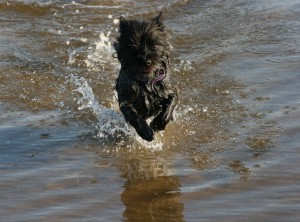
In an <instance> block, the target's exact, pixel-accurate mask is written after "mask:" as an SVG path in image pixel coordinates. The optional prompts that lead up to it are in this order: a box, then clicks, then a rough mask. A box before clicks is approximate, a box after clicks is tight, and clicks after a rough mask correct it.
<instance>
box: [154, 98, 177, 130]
mask: <svg viewBox="0 0 300 222" xmlns="http://www.w3.org/2000/svg"><path fill="white" fill-rule="evenodd" d="M177 102H178V96H177V94H170V95H169V96H168V98H167V99H166V101H165V102H164V104H163V107H162V111H161V113H160V114H159V115H158V116H156V117H155V118H154V119H153V121H152V122H151V123H150V126H151V128H152V129H154V130H155V131H160V130H164V129H165V128H166V125H167V124H168V123H169V122H170V121H171V120H172V119H173V111H174V109H175V107H176V105H177Z"/></svg>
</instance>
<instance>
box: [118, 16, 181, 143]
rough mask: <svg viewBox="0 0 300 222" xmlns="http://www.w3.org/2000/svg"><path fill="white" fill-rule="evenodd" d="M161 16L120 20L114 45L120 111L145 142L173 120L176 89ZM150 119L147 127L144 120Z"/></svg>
mask: <svg viewBox="0 0 300 222" xmlns="http://www.w3.org/2000/svg"><path fill="white" fill-rule="evenodd" d="M161 17H162V13H160V14H159V15H158V16H157V17H155V18H154V19H151V20H147V21H144V20H142V21H140V20H127V19H124V18H123V17H121V18H120V27H119V31H120V35H119V37H118V38H117V40H116V42H115V43H114V47H115V50H116V56H117V58H118V60H119V61H120V63H121V70H120V72H119V76H118V78H117V80H116V91H117V94H118V102H119V106H120V110H121V112H122V113H123V115H124V118H125V120H126V121H127V122H128V123H129V124H130V125H132V126H133V127H134V128H135V130H136V132H137V133H138V134H139V135H140V136H141V137H142V138H143V139H144V140H147V141H151V140H153V139H154V132H155V131H160V130H164V129H165V127H166V125H167V124H168V123H169V122H170V121H171V120H173V111H174V109H175V106H176V104H177V101H178V96H177V87H175V86H174V85H173V84H171V82H170V77H171V75H172V72H173V71H172V68H171V64H170V60H169V56H170V52H171V48H172V46H171V44H170V42H169V40H170V35H169V33H168V32H167V31H166V27H165V25H164V24H163V23H162V19H161ZM149 118H153V119H152V121H151V122H150V125H149V124H148V123H147V121H146V120H147V119H149Z"/></svg>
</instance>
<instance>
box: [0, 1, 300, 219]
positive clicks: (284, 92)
mask: <svg viewBox="0 0 300 222" xmlns="http://www.w3.org/2000/svg"><path fill="white" fill-rule="evenodd" d="M0 2H1V3H0V24H1V25H0V33H1V35H0V36H1V37H0V86H1V87H0V175H1V177H0V196H1V202H0V221H219V220H222V221H295V222H296V221H299V217H300V213H299V210H300V185H299V184H300V175H299V170H300V162H299V158H300V152H299V148H300V145H299V144H300V135H299V130H300V124H299V122H298V121H299V117H300V99H299V98H300V91H299V88H300V76H299V75H300V40H299V36H300V1H298V0H293V1H292V0H289V1H284V2H283V1H279V0H268V1H267V0H264V1H255V0H251V1H241V0H237V1H229V0H223V1H220V0H210V1H200V0H191V1H188V0H169V1H126V0H115V1H95V0H91V1H77V0H76V1H73V2H71V1H62V0H61V1H59V0H52V1H48V0H47V1H46V0H44V1H37V0H22V1H17V0H15V1H0ZM160 10H162V11H163V12H164V18H165V23H166V25H167V26H168V27H169V29H170V30H171V31H172V36H173V39H172V42H173V46H174V53H173V58H172V62H173V64H174V68H175V75H174V76H173V78H174V80H175V81H176V82H177V83H178V86H179V90H180V104H179V106H178V109H177V111H176V121H174V122H172V123H170V124H169V125H168V127H167V129H166V130H165V132H163V133H161V134H158V135H156V140H155V141H154V142H152V143H146V142H143V141H141V140H140V139H139V138H137V136H136V135H135V134H134V133H133V131H132V130H131V129H130V127H128V126H127V125H126V123H125V122H124V119H123V117H122V115H121V114H120V112H119V111H118V108H117V104H116V100H115V95H114V80H115V78H116V76H117V73H118V70H119V68H120V67H119V63H118V61H117V60H116V59H114V58H113V57H112V54H113V53H114V50H113V48H112V43H113V42H114V39H115V37H116V35H117V27H118V25H117V23H118V18H119V16H120V15H124V16H126V17H132V18H133V17H137V18H151V17H154V16H155V15H156V14H157V13H158V12H159V11H160Z"/></svg>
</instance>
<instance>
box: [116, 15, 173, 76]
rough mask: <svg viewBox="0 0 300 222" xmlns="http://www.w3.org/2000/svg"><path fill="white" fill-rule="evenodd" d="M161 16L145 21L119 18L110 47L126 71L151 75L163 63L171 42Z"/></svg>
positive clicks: (133, 73)
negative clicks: (117, 32)
mask: <svg viewBox="0 0 300 222" xmlns="http://www.w3.org/2000/svg"><path fill="white" fill-rule="evenodd" d="M161 17H162V13H160V14H159V15H158V16H157V17H155V18H154V19H151V20H148V21H139V20H126V19H124V18H121V19H120V29H119V31H120V36H119V37H118V38H117V41H116V42H115V43H114V47H115V50H116V53H117V56H118V59H119V61H120V63H121V66H122V69H123V70H125V71H126V72H128V74H132V75H139V76H141V77H142V76H148V77H149V76H150V77H151V75H154V72H155V71H157V70H158V69H160V68H162V66H163V65H165V63H166V61H165V60H166V58H168V56H169V53H170V50H171V45H170V43H169V39H170V37H169V34H168V32H167V31H166V28H165V26H164V24H163V23H162V20H161Z"/></svg>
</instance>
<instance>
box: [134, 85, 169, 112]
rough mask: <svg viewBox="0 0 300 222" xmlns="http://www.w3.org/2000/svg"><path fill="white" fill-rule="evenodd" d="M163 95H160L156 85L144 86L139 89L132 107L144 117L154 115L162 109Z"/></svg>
mask: <svg viewBox="0 0 300 222" xmlns="http://www.w3.org/2000/svg"><path fill="white" fill-rule="evenodd" d="M163 101H164V97H162V96H161V95H160V92H159V91H158V89H157V87H155V86H151V88H148V87H147V88H145V89H144V90H141V91H140V93H139V96H138V97H137V99H136V101H135V102H134V108H135V109H136V110H137V112H138V113H139V114H140V115H142V116H143V117H144V118H148V117H151V116H156V115H157V114H158V113H160V112H161V110H162V105H163Z"/></svg>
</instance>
